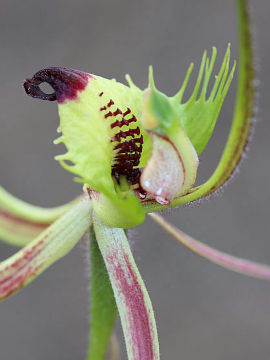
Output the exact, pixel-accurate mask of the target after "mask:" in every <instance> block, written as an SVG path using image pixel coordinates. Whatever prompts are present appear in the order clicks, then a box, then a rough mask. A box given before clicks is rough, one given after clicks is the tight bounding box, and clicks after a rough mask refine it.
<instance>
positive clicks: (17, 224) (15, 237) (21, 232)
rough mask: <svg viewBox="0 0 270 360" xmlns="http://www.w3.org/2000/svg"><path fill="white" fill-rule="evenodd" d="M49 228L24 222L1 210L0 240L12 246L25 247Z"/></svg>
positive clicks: (45, 225) (44, 225)
mask: <svg viewBox="0 0 270 360" xmlns="http://www.w3.org/2000/svg"><path fill="white" fill-rule="evenodd" d="M47 226H49V225H47V224H39V223H34V222H31V221H28V220H24V219H22V218H19V217H17V216H14V215H12V214H11V213H9V212H7V211H5V210H3V209H1V208H0V240H2V241H5V242H6V243H8V244H10V245H14V246H25V245H26V244H28V243H29V242H30V241H31V240H33V239H34V238H35V237H36V236H38V235H39V234H40V233H41V232H42V231H43V230H45V229H46V227H47Z"/></svg>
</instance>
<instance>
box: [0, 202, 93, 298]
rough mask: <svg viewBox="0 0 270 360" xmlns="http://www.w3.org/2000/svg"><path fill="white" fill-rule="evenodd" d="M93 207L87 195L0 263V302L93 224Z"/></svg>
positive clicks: (26, 282) (49, 262) (61, 255)
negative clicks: (91, 219) (91, 211)
mask: <svg viewBox="0 0 270 360" xmlns="http://www.w3.org/2000/svg"><path fill="white" fill-rule="evenodd" d="M90 210H91V203H90V201H89V199H88V197H84V198H83V199H82V200H81V201H80V202H78V203H77V204H76V205H74V206H73V207H72V208H71V209H70V210H69V211H68V212H67V213H66V214H64V215H63V216H62V217H60V218H59V219H58V220H57V221H56V222H55V223H54V224H52V225H51V226H50V227H48V228H47V229H46V230H45V231H44V232H43V233H41V234H40V235H39V236H38V237H37V238H36V239H34V240H33V241H32V242H31V243H30V244H28V245H27V246H26V247H24V248H23V249H22V250H20V251H19V252H17V253H16V254H15V255H13V256H11V257H10V258H8V259H7V260H5V261H3V262H2V263H1V264H0V301H1V300H4V299H6V298H7V297H9V296H11V295H13V294H14V293H15V292H17V291H18V290H20V289H21V288H23V287H24V286H25V285H27V284H28V283H29V282H30V281H32V280H34V278H36V277H37V276H38V275H39V274H40V273H42V272H43V271H44V270H45V269H46V268H47V267H48V266H50V265H51V264H52V263H54V262H55V261H57V260H58V259H59V258H61V257H63V256H65V255H66V254H67V253H68V252H69V251H70V250H71V249H72V248H73V246H74V245H75V244H76V243H77V242H78V241H79V240H80V238H81V237H82V235H83V234H84V233H85V231H86V230H87V228H88V227H89V226H90V224H91V221H90V218H91V216H90V215H91V213H90Z"/></svg>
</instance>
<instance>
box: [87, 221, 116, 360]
mask: <svg viewBox="0 0 270 360" xmlns="http://www.w3.org/2000/svg"><path fill="white" fill-rule="evenodd" d="M90 251H91V257H90V259H91V313H90V321H91V323H90V339H89V349H88V355H87V360H104V358H105V356H106V353H107V349H108V345H109V342H110V338H111V334H112V331H113V327H114V323H115V319H116V315H117V308H116V304H115V299H114V295H113V291H112V287H111V283H110V279H109V276H108V273H107V270H106V267H105V264H104V261H103V258H102V255H101V253H100V250H99V247H98V244H97V241H96V236H95V233H94V229H93V228H92V227H91V228H90Z"/></svg>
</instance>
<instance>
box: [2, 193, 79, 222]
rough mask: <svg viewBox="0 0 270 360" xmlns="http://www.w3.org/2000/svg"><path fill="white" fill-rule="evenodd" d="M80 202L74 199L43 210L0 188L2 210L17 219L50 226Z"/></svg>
mask: <svg viewBox="0 0 270 360" xmlns="http://www.w3.org/2000/svg"><path fill="white" fill-rule="evenodd" d="M78 201H79V198H77V199H74V200H73V201H71V202H69V203H67V204H65V205H61V206H57V207H53V208H43V207H40V206H34V205H31V204H29V203H27V202H25V201H23V200H20V199H18V198H16V197H15V196H13V195H11V194H10V193H9V192H8V191H6V190H5V189H4V188H2V187H1V186H0V209H1V210H3V211H5V212H7V213H9V214H11V215H13V216H16V217H17V218H21V219H24V220H28V221H30V222H33V223H39V224H50V223H52V222H53V221H55V220H56V219H58V218H59V217H60V216H62V215H63V214H64V213H65V212H66V211H67V210H69V209H70V208H71V207H72V206H73V205H74V204H75V203H76V202H78Z"/></svg>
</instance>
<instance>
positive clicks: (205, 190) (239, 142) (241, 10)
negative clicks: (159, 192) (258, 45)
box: [144, 0, 255, 212]
mask: <svg viewBox="0 0 270 360" xmlns="http://www.w3.org/2000/svg"><path fill="white" fill-rule="evenodd" d="M237 8H238V19H239V20H238V21H239V35H240V38H239V66H238V69H239V74H238V90H237V98H236V104H235V111H234V117H233V122H232V127H231V131H230V135H229V138H228V140H227V144H226V147H225V150H224V152H223V155H222V158H221V160H220V162H219V164H218V166H217V168H216V170H215V171H214V173H213V175H212V176H211V177H210V178H209V180H208V181H206V182H205V183H204V184H203V185H201V186H198V187H196V188H194V189H193V190H192V191H191V192H190V193H189V194H187V195H185V196H182V197H178V198H176V199H175V200H174V201H172V203H171V204H170V205H169V206H167V207H174V206H179V205H182V204H185V203H188V202H192V201H196V200H198V199H201V198H204V197H206V196H208V195H210V194H212V193H214V192H215V191H216V190H218V189H219V188H220V187H222V186H223V185H224V184H225V183H226V182H227V181H228V180H229V179H230V178H231V177H232V175H233V174H234V172H235V170H236V169H237V167H238V165H239V162H240V160H241V159H242V157H243V154H244V152H245V150H246V147H247V144H248V142H249V136H250V129H251V127H252V124H253V121H252V120H253V112H254V96H255V84H254V80H255V71H254V60H253V49H252V41H251V32H250V21H249V16H248V10H247V1H246V0H237ZM144 207H145V209H146V211H147V212H154V211H160V210H162V209H165V208H166V207H165V206H160V205H159V204H156V203H155V202H154V201H152V200H148V201H145V202H144Z"/></svg>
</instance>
